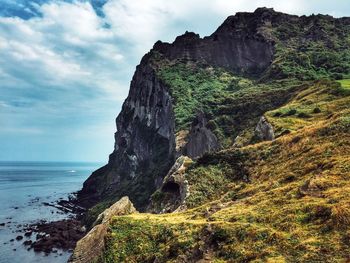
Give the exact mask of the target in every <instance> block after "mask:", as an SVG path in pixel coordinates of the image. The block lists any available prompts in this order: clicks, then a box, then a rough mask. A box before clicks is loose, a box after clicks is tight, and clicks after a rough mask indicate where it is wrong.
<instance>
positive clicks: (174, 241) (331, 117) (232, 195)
mask: <svg viewBox="0 0 350 263" xmlns="http://www.w3.org/2000/svg"><path fill="white" fill-rule="evenodd" d="M341 84H342V85H343V86H342V87H340V86H339V85H335V83H332V82H328V81H323V82H317V83H315V84H313V85H311V86H310V87H309V88H308V89H305V90H304V91H302V92H301V93H300V94H299V95H298V96H296V97H295V98H294V99H293V100H292V101H291V102H289V103H288V104H287V105H285V106H283V107H281V108H279V109H276V110H273V111H270V112H267V113H266V116H267V117H268V119H269V121H271V122H272V123H273V124H274V125H275V127H276V128H277V129H279V130H280V131H284V130H288V131H289V133H285V134H284V135H283V136H280V137H279V138H278V139H276V140H275V141H273V142H264V143H259V144H254V145H250V146H246V147H243V148H241V149H239V150H237V149H236V150H235V149H228V150H225V151H221V152H219V153H216V154H212V155H210V156H205V157H203V158H202V159H201V160H199V161H198V164H197V165H194V166H193V167H192V168H191V169H190V170H189V172H188V180H189V183H190V185H191V196H190V197H189V200H188V204H189V205H190V206H192V207H194V208H192V209H190V210H188V211H186V212H183V213H175V214H165V215H151V214H136V215H130V216H125V217H116V218H115V219H114V221H113V223H112V224H111V227H110V231H109V236H108V238H107V247H106V253H105V254H104V257H103V258H101V262H154V260H155V258H157V259H158V261H157V262H183V261H181V260H195V259H198V258H201V257H202V255H203V254H204V257H205V258H207V259H208V260H209V261H210V260H211V262H248V261H249V262H345V261H346V260H348V259H349V252H350V231H349V230H348V225H349V223H350V205H349V204H350V194H349V193H350V166H349V164H350V156H349V153H350V134H349V129H350V109H349V106H348V105H350V96H349V95H350V89H349V81H348V80H344V81H341ZM315 108H319V110H316V111H315V110H314V109H315ZM290 109H294V110H295V111H296V112H295V111H293V112H295V113H294V114H291V113H289V114H285V113H288V112H289V111H290ZM277 112H278V114H276V113H277ZM301 112H303V113H306V114H307V117H305V115H303V114H302V115H299V113H301ZM279 113H282V114H279ZM243 157H244V158H243ZM233 160H234V161H235V162H233ZM237 160H241V163H240V165H239V166H237V165H236V163H237V162H236V161H237ZM242 168H244V171H243V172H242ZM246 175H248V178H249V181H247V180H244V176H246ZM212 180H214V183H213V181H212ZM211 193H212V194H211ZM209 261H207V262H209Z"/></svg>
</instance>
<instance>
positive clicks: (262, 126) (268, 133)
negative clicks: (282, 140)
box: [254, 116, 275, 141]
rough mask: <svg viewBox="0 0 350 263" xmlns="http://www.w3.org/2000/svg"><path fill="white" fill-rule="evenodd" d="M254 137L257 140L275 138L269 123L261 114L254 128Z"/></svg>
mask: <svg viewBox="0 0 350 263" xmlns="http://www.w3.org/2000/svg"><path fill="white" fill-rule="evenodd" d="M254 135H255V137H256V139H257V140H258V141H272V140H274V139H275V133H274V131H273V127H272V125H271V123H269V122H268V120H267V119H266V118H265V116H262V117H261V118H260V120H259V122H258V124H257V126H256V128H255V134H254Z"/></svg>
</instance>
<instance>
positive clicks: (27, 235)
mask: <svg viewBox="0 0 350 263" xmlns="http://www.w3.org/2000/svg"><path fill="white" fill-rule="evenodd" d="M32 233H33V232H32V231H29V232H26V233H25V234H24V235H25V236H26V237H30V236H31V235H32Z"/></svg>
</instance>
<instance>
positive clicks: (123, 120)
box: [79, 14, 273, 209]
mask: <svg viewBox="0 0 350 263" xmlns="http://www.w3.org/2000/svg"><path fill="white" fill-rule="evenodd" d="M249 17H250V19H255V18H256V16H254V15H251V14H250V15H249ZM248 20H249V19H248ZM248 22H250V20H249V21H248ZM251 24H252V26H251V27H248V28H246V29H245V30H243V31H242V32H241V31H240V30H239V28H238V27H239V26H242V25H238V26H236V25H235V24H234V23H233V22H232V21H231V19H228V20H227V21H225V22H224V24H223V25H222V26H221V27H220V28H219V29H218V30H217V31H216V32H215V33H214V34H213V35H212V36H210V37H206V38H204V39H201V38H200V37H199V36H198V35H196V34H194V33H186V34H184V35H183V36H180V37H177V38H176V40H175V42H174V43H173V44H168V43H161V42H157V43H156V44H155V46H154V48H153V50H151V52H150V53H149V54H147V55H145V57H144V58H143V59H142V61H141V63H140V65H139V66H138V67H137V69H136V72H135V74H134V76H133V79H132V82H131V86H130V92H129V95H128V97H127V99H126V100H125V102H124V104H123V107H122V111H121V113H120V114H119V116H118V117H117V120H116V124H117V132H116V134H115V147H114V152H113V153H112V154H111V155H110V158H109V162H108V164H107V165H106V166H104V167H102V168H100V169H99V170H97V171H95V172H94V173H93V174H92V175H91V176H90V177H89V178H88V179H87V180H86V182H85V183H84V187H83V189H82V191H81V192H80V193H79V199H80V200H81V202H82V204H84V205H85V206H88V207H89V206H92V205H94V204H96V203H97V202H99V201H101V200H108V199H113V200H114V199H118V198H119V197H121V196H123V195H129V197H130V199H131V200H132V201H133V202H134V204H135V205H136V206H137V207H138V208H140V209H142V208H144V207H145V206H146V205H147V203H148V199H149V197H150V195H151V194H152V193H153V192H154V191H155V189H156V188H157V187H159V186H160V184H161V182H162V179H163V177H164V176H165V175H166V174H167V171H168V170H169V169H170V167H171V166H172V164H173V163H174V161H175V159H174V158H175V155H176V154H177V153H176V151H175V119H174V112H173V103H174V102H173V98H172V96H171V94H170V92H169V88H168V87H167V85H165V84H164V83H163V82H162V80H161V79H160V78H159V76H158V75H157V72H156V70H157V68H156V67H155V66H154V65H152V61H151V60H152V56H153V54H155V53H157V52H158V53H160V54H162V55H163V56H164V57H165V58H166V59H169V60H175V59H176V60H179V59H180V60H181V59H182V60H187V61H196V62H203V63H207V64H210V65H213V66H218V67H223V68H227V69H229V70H232V71H234V72H237V73H244V74H252V75H257V74H260V73H262V72H263V71H264V70H265V69H266V68H267V67H268V66H269V64H270V63H271V61H272V58H273V42H272V41H270V40H269V39H265V38H264V37H263V36H261V35H259V34H257V33H256V24H255V23H251ZM203 121H204V119H203V118H201V120H200V123H199V125H202V126H203ZM194 126H195V124H194ZM198 130H200V133H199V134H198V135H196V134H195V130H193V132H192V134H191V136H190V138H189V143H188V147H186V150H185V151H186V152H187V153H188V155H189V156H190V157H192V158H193V157H194V158H195V157H198V156H201V155H203V154H204V153H205V152H207V151H210V150H215V149H218V148H219V143H218V142H217V139H216V137H215V135H214V134H212V133H211V131H210V130H208V129H206V128H205V127H201V128H200V129H199V128H198ZM207 138H210V143H209V144H208V145H206V146H205V144H206V143H205V142H203V143H201V142H202V141H203V140H206V139H207ZM198 142H199V143H200V144H201V145H194V144H198Z"/></svg>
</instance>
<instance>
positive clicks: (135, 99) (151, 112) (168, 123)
mask: <svg viewBox="0 0 350 263" xmlns="http://www.w3.org/2000/svg"><path fill="white" fill-rule="evenodd" d="M148 60H149V56H145V57H144V58H143V59H142V61H141V64H140V65H139V66H138V67H137V69H136V72H135V74H134V77H133V79H132V82H131V86H130V92H129V95H128V97H127V99H126V100H125V102H124V104H123V107H122V111H121V113H120V114H119V116H118V117H117V120H116V124H117V132H116V133H115V146H114V152H113V153H112V154H111V155H110V157H109V162H108V164H107V165H106V166H104V167H102V168H101V169H99V170H97V171H96V172H94V173H93V174H92V175H91V176H90V177H89V178H88V179H87V180H86V182H85V183H84V187H83V190H82V191H81V192H80V194H79V196H80V199H81V200H84V201H85V204H86V205H88V206H90V205H91V204H94V203H96V202H98V201H100V200H102V199H109V198H110V199H114V197H115V196H120V195H123V194H122V193H124V194H127V195H129V196H130V198H131V199H132V200H133V202H134V203H135V204H136V205H138V206H139V207H141V208H142V206H143V205H144V204H146V203H147V200H148V198H149V196H150V194H151V193H152V192H153V191H154V190H155V187H156V186H157V185H159V184H160V182H161V181H162V178H163V175H164V173H165V174H166V172H167V171H168V170H169V168H170V167H171V165H172V164H173V161H174V154H175V135H174V129H175V126H174V116H173V110H172V103H171V96H170V94H169V91H168V88H167V87H166V86H165V85H164V84H163V83H162V82H161V81H160V80H159V79H158V78H157V76H156V73H155V70H154V69H153V68H152V66H151V65H150V64H149V63H148V62H149V61H148Z"/></svg>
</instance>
